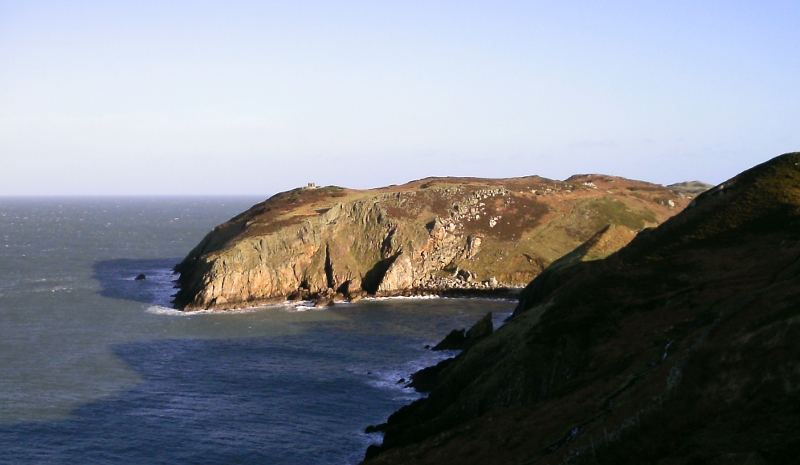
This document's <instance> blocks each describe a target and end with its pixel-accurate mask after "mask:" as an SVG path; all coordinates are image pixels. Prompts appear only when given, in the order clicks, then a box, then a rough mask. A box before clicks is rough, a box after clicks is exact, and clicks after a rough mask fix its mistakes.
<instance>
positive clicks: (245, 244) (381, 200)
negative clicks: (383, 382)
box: [176, 175, 694, 309]
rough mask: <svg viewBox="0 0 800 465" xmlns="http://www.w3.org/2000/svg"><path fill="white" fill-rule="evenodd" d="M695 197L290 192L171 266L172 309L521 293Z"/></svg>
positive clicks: (584, 183)
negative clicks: (574, 255) (550, 270)
mask: <svg viewBox="0 0 800 465" xmlns="http://www.w3.org/2000/svg"><path fill="white" fill-rule="evenodd" d="M693 198H694V196H693V195H692V194H686V193H684V192H682V191H678V190H672V189H668V188H665V187H663V186H658V185H654V184H649V183H645V182H639V181H631V180H627V179H623V178H617V177H611V176H604V175H580V176H573V177H572V178H570V179H568V180H567V181H554V180H550V179H545V178H541V177H538V176H530V177H524V178H511V179H478V178H428V179H423V180H419V181H414V182H411V183H408V184H405V185H402V186H390V187H385V188H380V189H372V190H363V191H362V190H353V189H344V188H340V187H333V186H330V187H323V188H301V189H294V190H292V191H288V192H283V193H280V194H277V195H275V196H273V197H272V198H270V199H268V200H266V201H264V202H262V203H260V204H257V205H255V206H253V207H252V208H251V209H250V210H248V211H246V212H243V213H242V214H240V215H238V216H236V217H235V218H232V219H231V220H230V221H228V222H226V223H224V224H222V225H220V226H218V227H217V228H215V229H214V230H213V231H212V232H211V233H209V234H208V235H207V236H206V237H205V238H204V239H203V241H202V242H201V243H200V244H199V245H198V246H197V247H195V249H194V250H192V251H191V252H190V253H189V255H188V256H187V257H186V259H185V260H184V261H183V262H182V263H181V264H179V265H178V266H177V267H176V270H177V271H179V272H180V274H181V276H180V279H179V284H180V292H179V294H178V296H177V299H176V304H177V305H178V306H180V307H185V308H217V309H225V308H234V307H241V306H248V305H257V304H260V303H265V302H271V301H276V300H285V299H287V298H309V297H311V298H313V297H314V296H320V295H328V296H330V295H335V294H338V295H340V296H341V298H347V297H351V296H359V295H363V294H365V293H366V294H375V295H398V294H403V293H427V292H431V293H441V292H443V291H447V290H452V289H462V290H471V291H485V290H496V289H502V288H514V287H521V286H524V285H525V284H526V283H528V282H529V281H530V280H531V279H533V278H534V277H535V276H537V275H538V274H539V273H540V272H541V271H542V270H543V269H544V268H546V267H547V266H548V265H549V264H550V263H552V262H553V261H555V260H557V259H558V258H560V257H561V256H562V255H564V254H566V253H567V252H569V251H571V250H572V249H574V248H575V247H576V246H578V245H579V244H581V243H582V242H584V241H586V240H587V239H589V238H590V237H592V236H593V235H595V234H596V233H597V232H598V231H599V230H601V229H603V228H605V227H606V226H608V225H615V227H619V228H625V229H626V230H627V231H629V232H630V234H621V235H620V237H627V238H628V239H627V240H629V239H630V237H633V235H634V233H635V232H638V231H639V230H641V229H642V228H644V227H648V226H655V225H657V224H659V223H661V222H662V221H664V220H665V219H667V218H669V217H671V216H672V215H674V214H675V213H676V212H678V211H680V210H681V209H682V208H684V207H685V206H686V205H688V204H689V202H691V201H692V200H693ZM627 240H626V241H623V242H620V241H616V242H614V243H615V244H616V243H619V244H620V245H619V246H621V245H624V243H625V242H627ZM617 248H618V247H617ZM613 250H616V249H613ZM613 250H611V249H608V250H605V253H606V254H607V253H611V252H613Z"/></svg>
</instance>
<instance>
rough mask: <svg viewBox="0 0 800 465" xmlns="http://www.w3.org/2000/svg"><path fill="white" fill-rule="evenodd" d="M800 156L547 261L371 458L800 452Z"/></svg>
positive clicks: (781, 458)
mask: <svg viewBox="0 0 800 465" xmlns="http://www.w3.org/2000/svg"><path fill="white" fill-rule="evenodd" d="M798 302H800V154H798V153H793V154H787V155H783V156H780V157H777V158H775V159H773V160H770V161H769V162H767V163H764V164H762V165H759V166H756V167H754V168H752V169H750V170H748V171H746V172H744V173H742V174H740V175H739V176H737V177H735V178H733V179H731V180H730V181H727V182H725V183H723V184H721V185H720V186H717V187H716V188H714V189H711V190H710V191H708V192H706V193H704V194H702V195H700V196H699V197H698V198H697V199H696V201H695V202H693V203H692V205H690V206H689V207H688V208H687V209H686V210H684V211H683V212H682V213H680V214H679V215H677V216H675V217H673V218H671V219H669V220H668V221H666V222H665V223H664V224H662V225H661V226H659V227H658V228H655V229H650V230H646V231H644V232H642V233H640V234H639V235H638V236H637V237H636V238H635V239H634V240H633V241H632V242H631V243H630V244H629V245H627V246H626V247H625V248H623V249H622V250H620V251H619V252H617V253H615V254H613V255H611V256H610V257H608V258H606V259H603V260H597V261H593V262H576V263H574V264H572V265H571V266H570V264H566V265H564V266H561V267H554V269H553V270H548V271H545V272H544V273H543V274H542V275H541V276H539V277H538V278H537V279H535V280H534V281H533V282H532V283H531V284H530V285H529V286H528V287H527V288H526V289H525V291H524V292H523V295H522V297H521V299H520V305H519V306H518V308H517V310H516V311H515V314H514V316H513V317H512V319H511V320H510V321H509V322H508V323H507V324H506V325H505V326H503V327H502V328H500V329H499V330H498V331H496V332H495V333H494V334H493V335H491V336H489V337H488V338H486V339H484V340H483V341H481V342H479V343H477V344H476V345H474V346H473V347H471V348H469V349H468V350H466V351H465V352H462V353H461V354H460V355H459V356H458V357H457V358H456V359H455V360H454V361H452V362H450V363H449V364H447V365H446V366H444V367H443V368H442V369H441V371H440V372H439V373H438V375H437V376H436V379H435V382H434V383H433V384H434V387H433V390H432V392H431V394H430V396H429V397H428V398H426V399H422V400H419V401H417V402H415V403H413V404H411V405H409V406H407V407H404V408H403V409H401V410H399V411H398V412H396V413H395V414H394V415H392V416H391V417H390V419H389V422H388V424H387V425H382V426H381V429H383V430H385V431H386V435H385V438H384V445H383V446H382V447H380V448H378V447H372V448H371V449H370V450H369V451H368V457H371V458H370V459H369V460H367V461H366V462H367V463H369V464H399V463H403V464H433V463H436V464H448V463H459V464H466V463H481V464H484V463H530V464H540V463H541V464H551V463H609V464H612V463H613V464H624V463H664V464H668V463H669V464H672V463H753V464H755V463H795V462H796V461H797V457H796V451H797V450H800V305H798Z"/></svg>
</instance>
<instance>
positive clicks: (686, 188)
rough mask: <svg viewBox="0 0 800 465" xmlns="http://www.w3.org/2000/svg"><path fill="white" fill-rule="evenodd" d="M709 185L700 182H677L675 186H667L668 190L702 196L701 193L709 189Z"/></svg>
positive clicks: (710, 186)
mask: <svg viewBox="0 0 800 465" xmlns="http://www.w3.org/2000/svg"><path fill="white" fill-rule="evenodd" d="M712 187H714V186H712V185H711V184H706V183H704V182H701V181H686V182H679V183H676V184H670V185H669V186H667V188H669V189H673V190H676V191H681V192H686V193H689V194H702V193H703V192H705V191H707V190H709V189H711V188H712Z"/></svg>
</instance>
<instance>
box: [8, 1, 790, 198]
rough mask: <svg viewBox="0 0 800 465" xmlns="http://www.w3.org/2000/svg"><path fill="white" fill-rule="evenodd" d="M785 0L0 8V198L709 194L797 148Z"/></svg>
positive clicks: (13, 4)
mask: <svg viewBox="0 0 800 465" xmlns="http://www.w3.org/2000/svg"><path fill="white" fill-rule="evenodd" d="M798 24H800V3H798V2H796V1H791V2H790V1H787V2H781V1H769V2H755V1H752V2H740V1H735V0H728V1H721V2H703V1H697V0H695V1H670V2H661V1H652V2H650V1H637V2H624V1H618V2H606V1H587V2H581V1H574V2H561V1H553V2H536V1H524V2H515V1H508V2H503V1H459V2H450V1H433V0H425V1H413V0H404V1H397V2H394V1H363V2H361V1H341V2H323V1H319V2H318V1H303V0H292V1H285V2H269V1H259V2H255V1H254V2H245V1H239V2H237V1H224V2H212V1H198V0H193V1H187V2H179V1H173V2H170V1H153V2H151V1H148V0H137V1H135V2H133V1H131V2H107V1H98V2H83V1H55V2H43V1H35V0H28V1H14V0H0V196H9V195H10V196H17V195H48V196H49V195H264V196H269V195H271V194H274V193H276V192H279V191H283V190H287V189H291V188H294V187H298V186H303V185H306V184H307V183H309V182H314V183H316V184H318V185H331V184H333V185H339V186H345V187H352V188H370V187H378V186H384V185H389V184H402V183H405V182H408V181H411V180H414V179H419V178H424V177H428V176H477V177H493V178H497V177H515V176H526V175H534V174H536V175H541V176H545V177H549V178H554V179H565V178H567V177H569V176H570V175H572V174H576V173H604V174H612V175H619V176H624V177H628V178H634V179H641V180H646V181H651V182H656V183H661V184H670V183H674V182H680V181H686V180H695V179H698V180H702V181H706V182H709V183H713V184H716V183H719V182H722V181H724V180H726V179H728V178H730V177H732V176H734V175H735V174H737V173H739V172H741V171H742V170H744V169H747V168H749V167H751V166H753V165H755V164H758V163H761V162H763V161H766V160H768V159H770V158H772V157H774V156H777V155H780V154H781V153H786V152H791V151H800V124H799V123H800V28H798V27H797V25H798Z"/></svg>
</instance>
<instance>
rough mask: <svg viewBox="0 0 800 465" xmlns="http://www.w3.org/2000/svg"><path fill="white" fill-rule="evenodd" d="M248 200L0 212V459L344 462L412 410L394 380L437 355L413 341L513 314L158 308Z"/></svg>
mask: <svg viewBox="0 0 800 465" xmlns="http://www.w3.org/2000/svg"><path fill="white" fill-rule="evenodd" d="M261 200H263V199H259V198H244V197H230V198H222V197H216V198H3V199H0V463H15V464H17V463H68V462H69V463H75V462H79V463H164V464H177V463H197V464H217V463H219V464H222V463H262V464H263V463H267V464H271V463H274V464H283V463H287V464H288V463H304V464H306V463H307V464H346V463H357V462H358V461H360V460H361V458H362V457H363V453H364V450H365V449H366V447H367V446H368V445H369V444H370V443H373V442H376V441H378V440H380V437H379V436H378V435H366V434H364V433H363V430H364V428H365V427H366V426H367V425H369V424H374V423H379V422H382V421H384V420H385V419H386V417H387V416H388V415H389V414H390V413H391V412H393V411H394V410H396V409H397V408H399V407H400V406H402V405H405V404H406V403H408V402H411V401H412V400H414V399H416V398H418V397H419V396H418V394H416V393H414V392H413V391H412V390H410V389H407V388H404V386H403V384H402V383H400V384H397V381H398V380H400V379H401V378H406V379H407V378H408V376H409V375H410V374H411V373H412V372H413V371H416V370H417V369H419V368H421V367H423V366H426V365H429V364H432V363H435V362H436V361H438V360H440V359H442V358H443V357H446V356H452V355H453V354H452V353H451V354H441V353H432V352H431V351H429V350H426V349H425V348H424V346H425V345H426V344H432V343H435V342H436V341H438V340H439V339H441V338H442V337H443V336H444V335H445V334H446V333H447V332H448V331H449V330H450V329H453V328H456V327H459V328H461V327H467V326H469V325H470V324H472V323H473V322H474V321H475V320H477V319H478V318H479V317H480V316H482V315H484V314H485V313H486V312H487V311H492V312H494V314H495V317H496V321H498V322H499V321H500V319H502V318H503V317H504V316H505V315H507V314H508V313H509V312H510V311H511V310H512V309H513V303H510V302H505V301H487V300H458V299H392V300H368V301H362V302H359V303H357V304H345V305H337V306H334V307H331V308H326V309H323V310H306V311H300V310H301V309H298V308H297V307H294V306H291V305H278V306H271V307H263V308H257V309H248V310H245V311H234V312H191V313H183V312H178V311H175V310H172V309H170V308H169V301H170V299H171V295H172V293H173V292H174V289H173V288H172V286H173V283H172V280H173V279H174V276H173V275H172V274H171V268H172V266H174V265H175V264H176V263H177V262H178V261H180V260H181V258H182V257H183V256H185V255H186V253H188V252H189V250H191V248H192V247H194V245H196V244H197V243H198V242H199V241H200V240H201V239H202V237H203V236H204V235H205V234H206V233H207V232H208V231H209V230H210V229H211V228H213V227H214V226H215V225H217V224H219V223H221V222H223V221H225V220H227V219H228V218H230V217H232V216H234V215H235V214H237V213H239V212H241V211H243V210H245V209H246V208H248V207H249V206H251V205H253V204H255V203H257V202H259V201H261ZM140 273H143V274H145V275H146V276H147V279H145V280H144V281H135V280H134V278H135V276H137V275H138V274H140Z"/></svg>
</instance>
